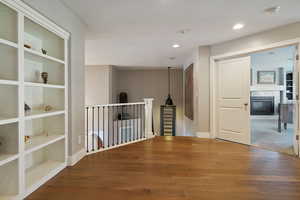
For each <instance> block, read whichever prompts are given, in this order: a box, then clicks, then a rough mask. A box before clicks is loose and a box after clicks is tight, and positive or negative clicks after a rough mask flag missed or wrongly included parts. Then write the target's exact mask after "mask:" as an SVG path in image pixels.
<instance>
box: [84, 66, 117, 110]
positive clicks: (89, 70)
mask: <svg viewBox="0 0 300 200" xmlns="http://www.w3.org/2000/svg"><path fill="white" fill-rule="evenodd" d="M111 78H112V77H111V66H87V67H86V68H85V104H86V105H99V104H109V103H111V99H112V97H111V94H112V83H111V81H112V80H111Z"/></svg>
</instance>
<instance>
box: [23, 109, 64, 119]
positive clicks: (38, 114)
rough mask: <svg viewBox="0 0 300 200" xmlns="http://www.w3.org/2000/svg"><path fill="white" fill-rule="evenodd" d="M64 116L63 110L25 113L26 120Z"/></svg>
mask: <svg viewBox="0 0 300 200" xmlns="http://www.w3.org/2000/svg"><path fill="white" fill-rule="evenodd" d="M61 114H65V111H64V110H54V111H50V112H46V111H44V110H32V111H29V112H27V113H26V119H37V118H43V117H50V116H55V115H61Z"/></svg>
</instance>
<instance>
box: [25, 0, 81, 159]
mask: <svg viewBox="0 0 300 200" xmlns="http://www.w3.org/2000/svg"><path fill="white" fill-rule="evenodd" d="M23 1H24V2H25V3H27V4H28V5H29V6H31V7H32V8H34V9H36V10H37V11H39V12H40V13H41V14H43V15H44V16H46V17H48V18H49V19H50V20H52V21H54V22H55V23H56V24H58V25H59V26H61V27H62V28H64V29H65V30H67V31H68V32H70V34H71V40H70V43H69V45H70V52H69V56H70V57H69V59H70V65H69V155H72V154H75V153H76V152H78V151H80V150H81V149H82V148H84V143H83V142H82V143H81V144H79V142H78V137H81V140H82V139H83V135H84V96H85V95H84V84H85V83H84V54H85V51H84V39H85V30H86V26H85V25H84V24H83V23H82V22H81V20H80V19H79V18H78V17H77V16H76V15H75V14H74V13H73V12H72V11H71V10H70V9H69V8H67V7H66V6H65V5H64V4H63V3H62V2H61V1H59V0H51V1H41V0H23Z"/></svg>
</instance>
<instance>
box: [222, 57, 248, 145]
mask: <svg viewBox="0 0 300 200" xmlns="http://www.w3.org/2000/svg"><path fill="white" fill-rule="evenodd" d="M250 63H251V60H250V57H242V58H234V59H228V60H223V61H218V62H217V68H218V69H217V71H218V73H217V74H218V77H217V81H218V84H217V86H218V89H217V98H218V99H217V121H218V123H217V137H218V138H220V139H224V140H229V141H233V142H238V143H242V144H250V110H249V109H250V102H249V101H250Z"/></svg>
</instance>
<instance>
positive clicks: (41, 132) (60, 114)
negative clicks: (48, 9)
mask: <svg viewBox="0 0 300 200" xmlns="http://www.w3.org/2000/svg"><path fill="white" fill-rule="evenodd" d="M68 40H69V33H68V32H66V31H65V30H64V29H63V28H61V27H59V26H58V25H56V24H54V23H53V22H51V21H50V20H48V19H47V18H46V17H44V16H42V15H41V14H39V13H38V12H36V11H35V10H33V9H32V8H30V7H29V6H27V5H26V4H25V3H23V2H22V1H12V0H0V55H1V62H0V177H1V178H0V200H19V199H24V198H25V197H26V196H28V195H29V194H30V193H32V192H33V191H35V190H36V189H37V188H39V187H40V186H41V185H42V184H44V183H45V182H46V181H48V180H49V179H51V178H52V177H54V176H55V175H56V174H57V173H59V172H60V171H61V170H63V169H64V168H65V167H66V166H67V155H68V152H67V150H68V148H67V141H68V122H67V119H68V76H67V75H68V56H67V55H68V54H67V52H68Z"/></svg>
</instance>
